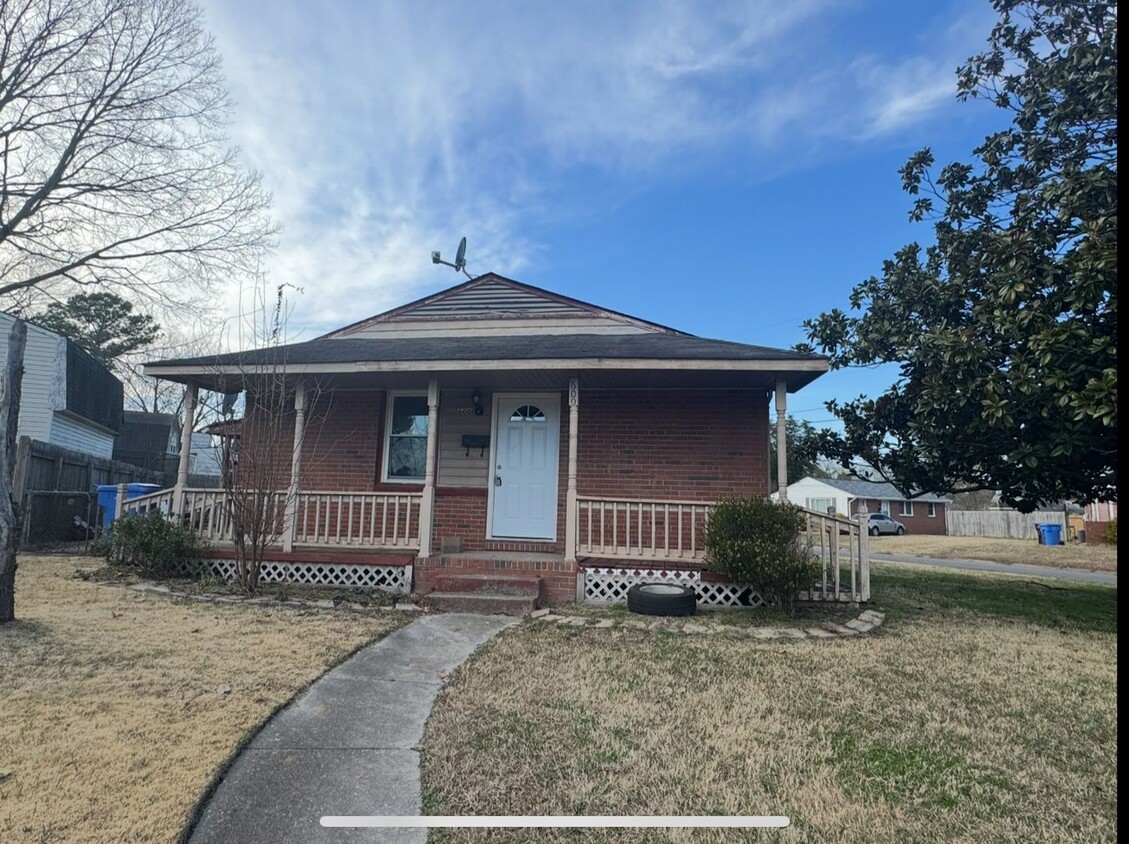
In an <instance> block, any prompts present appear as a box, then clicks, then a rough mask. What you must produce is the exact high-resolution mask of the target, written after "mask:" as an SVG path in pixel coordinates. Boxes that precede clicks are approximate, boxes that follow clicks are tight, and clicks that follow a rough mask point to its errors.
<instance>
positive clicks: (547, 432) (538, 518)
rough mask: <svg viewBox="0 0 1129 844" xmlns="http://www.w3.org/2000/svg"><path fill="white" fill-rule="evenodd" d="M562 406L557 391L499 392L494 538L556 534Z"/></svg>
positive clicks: (493, 490)
mask: <svg viewBox="0 0 1129 844" xmlns="http://www.w3.org/2000/svg"><path fill="white" fill-rule="evenodd" d="M560 410H561V401H560V397H559V396H556V395H525V396H506V395H502V396H496V397H495V401H494V448H493V449H492V451H493V453H494V463H493V468H494V471H493V473H492V474H491V487H490V501H491V510H492V515H491V519H490V536H491V537H492V538H495V539H508V538H515V539H556V536H557V461H558V460H559V448H558V442H559V439H560V436H559V435H560V429H561V414H560Z"/></svg>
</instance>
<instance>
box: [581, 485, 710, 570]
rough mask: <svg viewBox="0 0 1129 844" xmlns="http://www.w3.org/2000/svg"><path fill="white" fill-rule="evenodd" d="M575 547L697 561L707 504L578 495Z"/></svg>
mask: <svg viewBox="0 0 1129 844" xmlns="http://www.w3.org/2000/svg"><path fill="white" fill-rule="evenodd" d="M576 504H577V510H576V525H575V530H576V552H577V553H578V554H583V555H585V556H590V557H608V558H613V559H614V558H626V559H631V558H635V559H643V560H656V561H658V560H687V561H696V562H700V561H701V559H702V557H703V555H704V553H705V547H704V545H703V542H702V540H703V538H704V536H705V526H706V519H707V518H708V516H709V512H710V509H711V508H712V507H713V505H712V504H708V503H705V502H702V501H647V500H638V499H628V498H592V497H589V496H577V500H576Z"/></svg>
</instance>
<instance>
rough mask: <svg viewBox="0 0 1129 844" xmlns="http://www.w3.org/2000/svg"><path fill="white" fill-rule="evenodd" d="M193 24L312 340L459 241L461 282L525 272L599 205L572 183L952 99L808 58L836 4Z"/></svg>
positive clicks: (306, 13)
mask: <svg viewBox="0 0 1129 844" xmlns="http://www.w3.org/2000/svg"><path fill="white" fill-rule="evenodd" d="M205 11H206V14H207V17H208V22H209V25H210V27H211V29H212V30H213V32H214V33H215V34H216V36H217V42H218V45H219V48H220V50H221V52H222V54H223V56H224V63H225V70H226V73H227V76H228V79H229V85H230V87H231V90H232V93H233V95H234V97H235V99H236V101H237V112H236V120H235V125H234V134H235V139H236V141H237V142H238V143H239V144H240V145H241V146H242V148H243V150H244V154H245V156H246V158H247V160H248V162H249V163H250V164H251V166H253V167H255V168H256V169H259V170H261V171H262V172H263V173H264V178H265V181H266V183H267V186H268V187H269V188H270V189H271V190H272V191H273V192H274V196H275V211H276V215H277V217H278V218H279V219H280V220H281V222H282V223H283V226H284V231H283V235H282V240H281V245H280V249H279V251H278V254H277V255H276V256H275V258H274V259H273V260H272V262H271V264H270V266H269V271H270V275H271V278H272V281H273V282H275V283H288V284H293V285H295V286H298V287H302V288H304V289H305V291H306V292H305V295H304V296H303V297H302V298H301V300H300V301H299V302H298V307H297V309H296V312H295V320H296V323H298V326H299V327H306V328H307V329H308V332H307V336H312V335H313V334H314V333H318V332H321V331H325V330H329V329H331V328H333V327H336V326H338V325H341V324H345V323H348V322H351V321H354V320H356V319H360V318H363V317H364V316H367V315H369V314H371V313H375V312H378V311H380V310H381V309H384V308H387V307H390V306H393V305H395V304H398V303H400V302H403V301H405V300H406V299H408V298H411V297H414V296H417V295H422V293H423V292H425V291H426V289H436V288H438V287H441V286H443V285H446V284H453V283H455V282H457V281H458V278H457V277H456V276H454V274H453V273H451V272H450V271H449V270H445V269H443V268H436V267H433V266H432V265H431V263H430V257H429V256H430V252H431V250H432V249H441V250H443V251H444V253H448V252H453V250H454V246H455V243H456V241H457V239H458V237H459V236H460V235H464V234H465V235H466V236H467V238H468V241H469V243H470V250H469V254H468V258H469V266H470V269H471V270H472V271H485V270H495V271H498V272H502V273H509V274H518V273H520V271H521V270H522V269H523V268H525V267H528V266H529V265H530V264H531V263H532V262H534V261H536V260H537V259H538V250H539V246H538V244H537V242H536V239H535V238H533V237H531V236H530V235H528V234H527V232H529V231H530V230H531V228H530V226H529V225H528V222H529V220H530V219H534V218H540V219H544V218H546V217H553V216H559V215H561V214H567V213H568V209H567V208H565V209H562V208H561V203H562V201H564V202H571V203H573V204H574V206H579V205H580V203H581V202H583V201H586V200H587V201H591V199H590V194H589V195H588V197H585V198H580V199H578V198H577V197H575V196H572V197H571V198H568V199H563V200H562V197H568V196H569V192H568V191H569V186H570V185H569V182H570V180H571V179H572V178H573V177H574V175H575V174H576V173H577V172H578V170H581V169H585V168H587V170H588V171H595V172H599V173H604V174H607V177H608V178H609V179H624V180H633V179H634V180H638V179H642V178H646V177H648V176H649V175H651V174H654V173H661V172H663V171H664V170H669V169H671V167H672V166H676V167H696V166H702V167H707V166H709V163H710V160H711V155H713V152H714V151H716V150H718V149H722V148H727V149H732V148H733V147H734V146H736V147H737V148H739V149H742V150H744V151H745V152H746V154H747V155H749V156H754V155H756V154H757V153H758V152H760V153H764V152H765V151H766V150H779V149H781V148H785V149H789V150H792V149H795V148H797V147H799V146H802V145H804V144H805V143H808V142H810V141H812V140H813V139H818V138H820V137H824V139H825V136H826V135H827V134H828V133H829V132H830V133H838V134H839V135H840V137H846V138H850V137H854V138H857V137H858V136H859V135H860V134H863V135H867V134H879V133H888V132H892V131H895V130H897V129H899V128H901V127H903V126H906V125H908V124H909V123H912V122H913V121H915V120H919V119H921V118H922V117H924V116H926V115H927V114H929V113H930V112H931V110H933V109H935V108H936V107H937V105H938V104H939V103H940V102H941V100H942V99H943V96H942V92H941V85H940V83H939V82H938V81H937V77H936V76H935V70H936V67H937V63H936V60H930V59H928V58H920V59H917V58H911V59H908V60H903V61H902V62H901V63H892V62H888V61H887V62H884V61H882V60H881V59H879V58H877V57H868V58H857V57H853V56H846V57H845V58H844V59H843V67H839V66H837V65H836V64H835V61H837V60H833V59H832V58H830V57H826V56H821V55H819V47H818V45H815V46H813V45H812V43H810V42H811V38H812V33H813V32H814V31H816V30H818V29H819V27H820V26H823V25H825V24H826V22H827V21H828V20H829V19H830V18H832V17H833V16H834V15H842V14H845V12H844V11H843V9H842V7H841V6H840V7H835V8H832V6H831V4H830V1H829V0H796V2H790V3H785V4H781V3H778V2H775V0H755V1H754V2H739V0H734V1H733V2H727V0H718V2H713V3H709V4H703V3H701V2H675V0H667V2H663V3H661V4H657V5H656V4H639V5H631V6H629V5H627V4H619V3H616V4H606V3H595V2H592V3H580V4H576V3H558V4H542V3H504V2H499V3H474V4H467V3H453V2H452V3H438V2H436V3H426V4H420V3H395V2H384V3H363V2H355V3H321V4H311V3H308V2H304V0H281V2H278V3H272V4H271V5H270V6H268V7H264V9H261V10H254V9H251V8H249V7H248V6H247V5H245V4H244V3H242V2H239V0H206V2H205ZM951 70H952V68H951V67H950V68H949V74H950V75H949V79H950V82H951V78H952V77H951ZM950 87H951V85H950ZM859 126H865V127H866V129H865V130H864V131H863V132H861V133H860V132H859V128H858V127H859ZM766 157H767V156H766ZM776 157H777V158H779V156H778V155H777V156H776ZM573 210H576V208H575V207H574V209H573ZM227 306H228V308H229V309H231V308H234V307H235V303H234V301H229V302H228V303H227Z"/></svg>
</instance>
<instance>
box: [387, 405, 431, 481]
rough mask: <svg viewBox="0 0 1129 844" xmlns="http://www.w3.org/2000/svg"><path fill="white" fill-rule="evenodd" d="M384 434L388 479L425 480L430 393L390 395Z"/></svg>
mask: <svg viewBox="0 0 1129 844" xmlns="http://www.w3.org/2000/svg"><path fill="white" fill-rule="evenodd" d="M387 419H388V424H387V425H386V426H385V434H384V480H386V481H392V482H393V483H396V482H401V483H422V482H423V475H424V471H425V467H426V465H427V395H426V394H424V393H418V394H417V393H392V394H391V395H389V396H388V415H387Z"/></svg>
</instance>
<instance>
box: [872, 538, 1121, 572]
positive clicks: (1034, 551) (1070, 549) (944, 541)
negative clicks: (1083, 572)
mask: <svg viewBox="0 0 1129 844" xmlns="http://www.w3.org/2000/svg"><path fill="white" fill-rule="evenodd" d="M870 550H871V551H874V552H876V553H879V554H913V555H916V556H919V557H938V558H940V559H945V560H949V559H966V560H991V561H993V562H997V563H1012V564H1017V563H1018V564H1027V565H1035V566H1056V567H1058V568H1071V569H1089V570H1100V571H1117V547H1116V546H1115V545H1083V544H1081V543H1077V542H1071V543H1069V544H1067V545H1040V544H1039V543H1038V542H1036V541H1035V540H1033V539H1029V540H1024V539H993V538H991V537H982V536H911V535H908V534H907V535H905V536H875V537H871V540H870Z"/></svg>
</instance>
